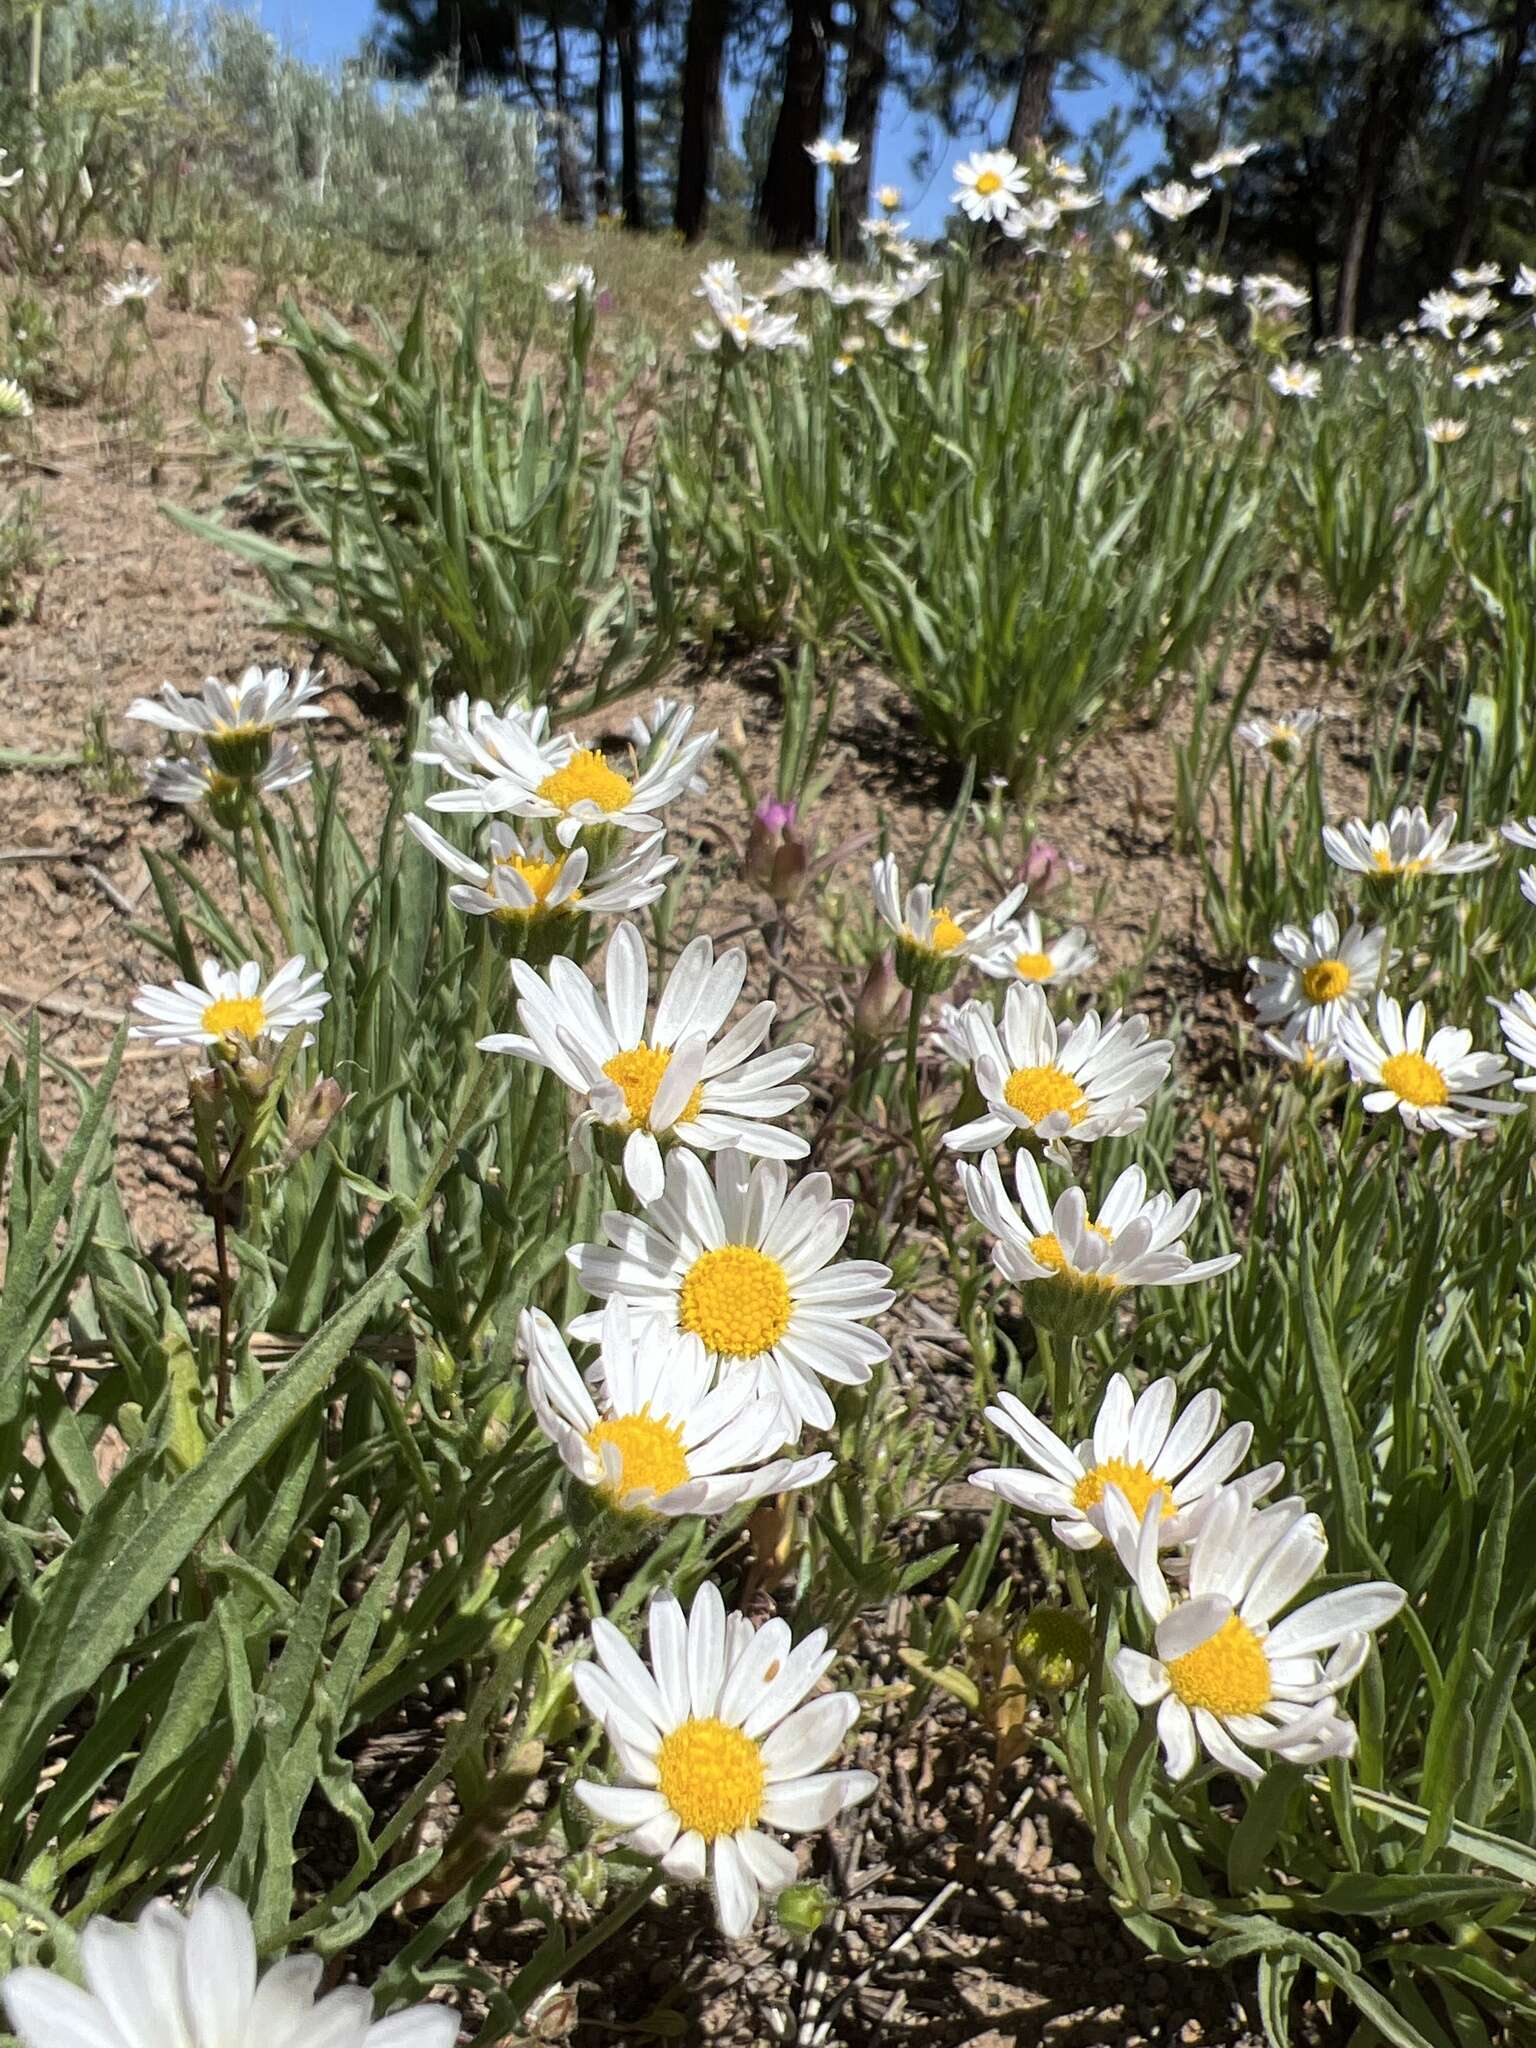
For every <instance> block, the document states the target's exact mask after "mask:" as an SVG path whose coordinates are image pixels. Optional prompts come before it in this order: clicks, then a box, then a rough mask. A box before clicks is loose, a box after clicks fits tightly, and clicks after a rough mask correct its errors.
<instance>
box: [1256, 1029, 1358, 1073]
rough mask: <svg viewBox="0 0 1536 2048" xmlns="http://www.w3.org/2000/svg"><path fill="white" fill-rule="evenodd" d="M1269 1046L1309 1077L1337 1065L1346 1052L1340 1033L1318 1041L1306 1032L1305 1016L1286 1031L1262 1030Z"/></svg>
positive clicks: (1273, 1051) (1288, 1063)
mask: <svg viewBox="0 0 1536 2048" xmlns="http://www.w3.org/2000/svg"><path fill="white" fill-rule="evenodd" d="M1262 1036H1263V1040H1264V1044H1265V1046H1266V1048H1267V1049H1268V1050H1269V1051H1270V1052H1272V1053H1273V1054H1274V1055H1275V1058H1276V1059H1278V1060H1284V1061H1285V1063H1286V1064H1287V1066H1293V1067H1299V1068H1300V1070H1301V1072H1302V1073H1303V1074H1304V1075H1306V1076H1308V1077H1309V1078H1310V1077H1312V1076H1314V1075H1317V1074H1321V1073H1323V1072H1325V1071H1326V1070H1327V1068H1329V1067H1331V1066H1336V1065H1337V1064H1338V1062H1339V1061H1340V1060H1341V1059H1343V1057H1344V1055H1343V1054H1342V1053H1341V1052H1340V1051H1339V1041H1338V1039H1337V1037H1332V1038H1325V1039H1318V1040H1317V1041H1316V1042H1315V1043H1314V1041H1313V1040H1311V1039H1309V1038H1308V1036H1307V1027H1306V1022H1305V1020H1303V1021H1301V1022H1300V1023H1296V1024H1289V1025H1287V1026H1286V1028H1285V1030H1284V1031H1266V1032H1264V1033H1263V1034H1262Z"/></svg>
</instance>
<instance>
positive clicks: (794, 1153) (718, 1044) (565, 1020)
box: [480, 924, 813, 1202]
mask: <svg viewBox="0 0 1536 2048" xmlns="http://www.w3.org/2000/svg"><path fill="white" fill-rule="evenodd" d="M746 975H747V956H746V954H745V952H743V950H742V949H741V947H739V946H733V947H732V948H731V949H730V951H729V952H726V953H722V954H721V955H720V958H719V959H718V960H717V959H716V958H715V952H714V946H713V943H712V942H711V940H710V939H709V938H708V937H707V935H703V934H701V935H700V936H699V937H698V938H696V939H694V940H692V941H691V942H690V943H689V944H688V945H686V946H685V947H684V948H683V950H682V952H681V953H680V954H679V955H678V958H677V963H676V965H675V966H674V967H673V969H672V972H671V974H670V975H669V976H668V977H667V980H666V983H665V985H664V986H663V988H662V990H661V993H660V995H659V997H658V998H657V1003H656V1014H655V1017H654V1018H653V1020H652V1021H651V1024H650V1026H649V1028H647V1025H646V1012H647V1008H648V1006H649V995H650V972H649V969H648V967H647V964H646V957H645V941H644V939H643V938H642V937H641V936H640V933H639V931H638V929H637V928H636V927H635V926H634V925H632V924H621V925H620V926H619V928H618V930H617V931H616V932H615V933H614V935H613V937H612V939H611V940H610V941H609V944H608V959H607V963H606V969H605V976H604V987H605V990H606V998H607V999H606V1001H605V1000H604V999H603V998H602V997H600V996H599V995H598V993H597V991H596V990H595V989H594V988H593V986H592V984H591V982H590V981H588V979H587V977H586V975H585V974H584V973H583V972H582V971H581V969H580V968H579V967H578V966H577V965H576V964H575V962H574V961H572V960H566V959H554V960H551V961H550V963H549V967H548V970H547V979H541V977H540V976H539V975H537V974H535V973H534V971H533V969H532V968H531V967H530V966H529V965H528V964H527V962H526V961H522V960H514V961H513V962H512V978H513V980H514V982H515V983H516V986H517V993H518V996H519V999H520V1000H519V1002H518V1006H517V1015H518V1021H519V1023H520V1024H521V1025H522V1027H523V1031H524V1032H525V1033H526V1034H527V1035H526V1036H522V1035H519V1034H516V1033H512V1032H497V1033H494V1034H493V1035H492V1036H491V1037H489V1038H482V1039H481V1040H480V1047H481V1050H482V1051H484V1052H506V1053H513V1054H515V1055H516V1056H517V1057H518V1058H520V1059H525V1060H531V1061H532V1062H533V1063H534V1064H535V1065H536V1066H540V1067H548V1068H549V1069H550V1071H551V1072H552V1073H554V1074H558V1075H559V1077H560V1079H561V1080H562V1081H563V1082H564V1083H565V1085H566V1087H567V1088H569V1089H570V1090H571V1092H572V1093H573V1094H575V1095H578V1096H582V1097H585V1099H586V1102H587V1107H586V1108H585V1109H584V1110H583V1111H582V1112H581V1114H580V1116H579V1117H578V1118H577V1123H576V1128H575V1130H574V1131H573V1133H572V1143H573V1147H574V1148H575V1151H576V1156H577V1160H578V1165H579V1166H582V1167H584V1166H585V1165H586V1164H588V1163H589V1160H590V1154H589V1151H588V1149H587V1138H588V1133H589V1130H590V1126H592V1125H593V1124H601V1125H603V1126H604V1127H605V1128H606V1129H608V1130H611V1131H614V1132H617V1133H621V1134H622V1135H623V1138H624V1177H625V1179H626V1180H627V1181H628V1183H629V1185H630V1186H631V1187H632V1188H633V1189H634V1191H635V1193H636V1194H637V1195H638V1196H639V1197H640V1199H641V1201H642V1202H654V1201H656V1200H657V1199H658V1197H659V1196H660V1195H661V1192H662V1186H663V1175H662V1161H661V1143H660V1141H661V1140H663V1139H665V1140H667V1141H668V1142H676V1143H677V1144H680V1145H690V1146H692V1147H693V1148H694V1149H695V1150H696V1151H699V1152H714V1151H717V1150H719V1149H720V1148H721V1147H722V1146H735V1147H736V1148H737V1149H739V1150H740V1151H743V1152H750V1153H753V1154H755V1155H757V1156H758V1157H759V1158H773V1159H801V1158H803V1157H804V1156H805V1154H806V1152H807V1151H808V1150H809V1149H810V1148H809V1146H808V1145H807V1143H806V1141H805V1139H804V1138H802V1137H798V1136H797V1135H796V1134H795V1133H794V1132H792V1131H783V1130H779V1129H778V1128H777V1126H776V1125H775V1124H774V1123H773V1122H772V1121H771V1119H773V1118H775V1117H781V1116H783V1115H785V1114H786V1113H787V1112H788V1111H789V1110H791V1109H795V1108H797V1107H798V1106H799V1105H800V1104H801V1103H802V1102H804V1100H805V1097H806V1091H805V1089H804V1088H802V1087H799V1086H790V1085H789V1083H790V1082H791V1081H792V1078H793V1076H794V1075H796V1074H798V1073H799V1072H800V1070H801V1069H802V1068H803V1067H804V1066H806V1065H807V1064H808V1063H809V1061H810V1059H811V1058H812V1053H813V1049H812V1048H811V1047H810V1046H809V1045H785V1046H780V1047H779V1049H778V1050H777V1051H776V1052H768V1053H762V1054H758V1056H757V1057H755V1058H754V1057H753V1055H754V1054H757V1048H758V1047H759V1046H760V1045H761V1044H762V1043H763V1041H764V1039H766V1038H767V1036H768V1033H769V1030H770V1029H771V1028H772V1025H773V1019H774V1014H775V1012H774V1005H773V1004H772V1003H769V1002H762V1003H758V1004H757V1005H756V1006H755V1007H754V1008H752V1009H750V1010H749V1011H748V1012H747V1014H746V1015H745V1016H744V1017H741V1018H739V1019H738V1020H737V1022H736V1023H735V1024H733V1025H732V1026H731V1028H730V1030H729V1031H726V1032H725V1033H724V1034H723V1035H722V1036H718V1037H717V1035H716V1034H717V1033H719V1032H720V1030H721V1027H722V1025H723V1024H724V1023H725V1020H726V1018H727V1017H729V1015H730V1014H731V1011H732V1009H733V1008H734V1007H735V1003H736V998H737V997H738V996H739V995H740V994H741V985H742V983H743V982H744V981H745V980H746Z"/></svg>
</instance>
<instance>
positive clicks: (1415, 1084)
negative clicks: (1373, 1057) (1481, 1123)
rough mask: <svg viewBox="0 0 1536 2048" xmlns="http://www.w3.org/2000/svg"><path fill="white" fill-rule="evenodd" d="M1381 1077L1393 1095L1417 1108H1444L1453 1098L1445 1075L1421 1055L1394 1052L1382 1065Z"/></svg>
mask: <svg viewBox="0 0 1536 2048" xmlns="http://www.w3.org/2000/svg"><path fill="white" fill-rule="evenodd" d="M1381 1078H1382V1080H1383V1081H1384V1082H1385V1083H1386V1085H1387V1087H1389V1088H1390V1089H1391V1090H1392V1093H1393V1094H1394V1095H1396V1096H1398V1097H1399V1098H1400V1100H1402V1101H1403V1102H1411V1103H1412V1104H1413V1106H1414V1108H1415V1109H1443V1108H1444V1107H1445V1105H1446V1103H1448V1102H1449V1101H1450V1099H1451V1091H1450V1089H1449V1088H1447V1087H1446V1085H1445V1076H1444V1074H1442V1073H1441V1071H1440V1069H1439V1068H1438V1067H1432V1066H1431V1065H1430V1063H1429V1061H1428V1060H1427V1059H1425V1057H1424V1055H1423V1053H1421V1052H1395V1053H1393V1055H1392V1057H1391V1058H1390V1059H1387V1060H1383V1061H1382V1063H1381Z"/></svg>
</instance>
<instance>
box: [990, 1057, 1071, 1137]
mask: <svg viewBox="0 0 1536 2048" xmlns="http://www.w3.org/2000/svg"><path fill="white" fill-rule="evenodd" d="M1003 1100H1004V1101H1005V1102H1006V1103H1007V1105H1008V1107H1009V1108H1010V1109H1016V1110H1017V1111H1018V1113H1019V1115H1020V1116H1025V1117H1028V1118H1029V1121H1030V1122H1031V1123H1032V1124H1037V1123H1040V1122H1041V1121H1042V1120H1043V1119H1044V1118H1046V1117H1048V1116H1051V1115H1052V1114H1054V1112H1055V1111H1057V1110H1061V1109H1064V1110H1065V1111H1066V1112H1067V1114H1068V1115H1069V1116H1070V1117H1071V1119H1072V1121H1073V1123H1074V1124H1080V1123H1081V1122H1082V1120H1083V1118H1084V1117H1085V1116H1086V1115H1087V1114H1088V1098H1087V1096H1086V1095H1085V1094H1084V1093H1083V1091H1082V1089H1081V1088H1079V1087H1078V1085H1077V1083H1076V1082H1075V1081H1074V1080H1073V1078H1072V1076H1071V1075H1070V1074H1064V1073H1063V1072H1062V1071H1061V1068H1060V1067H1015V1068H1014V1070H1013V1072H1012V1073H1011V1074H1010V1075H1009V1076H1008V1083H1007V1086H1006V1087H1005V1088H1004V1089H1003Z"/></svg>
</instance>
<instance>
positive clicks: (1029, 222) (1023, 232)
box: [999, 198, 1062, 242]
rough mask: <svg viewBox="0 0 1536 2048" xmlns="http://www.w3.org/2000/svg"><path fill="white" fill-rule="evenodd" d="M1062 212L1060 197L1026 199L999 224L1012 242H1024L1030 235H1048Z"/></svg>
mask: <svg viewBox="0 0 1536 2048" xmlns="http://www.w3.org/2000/svg"><path fill="white" fill-rule="evenodd" d="M1061 213H1062V207H1061V201H1060V200H1059V199H1045V198H1041V199H1026V200H1025V201H1023V202H1022V204H1020V205H1018V206H1016V207H1015V208H1014V209H1013V211H1012V212H1011V213H1010V214H1008V215H1007V216H1006V217H1005V218H1004V219H1003V220H1002V221H1001V222H1000V223H999V225H1000V226H1001V228H1002V230H1003V233H1004V234H1005V235H1006V236H1007V237H1008V239H1009V241H1010V242H1022V241H1024V240H1025V239H1026V238H1027V237H1028V236H1030V235H1048V234H1049V233H1050V231H1051V229H1052V228H1053V227H1055V225H1056V223H1057V222H1058V221H1059V220H1060V219H1061Z"/></svg>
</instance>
